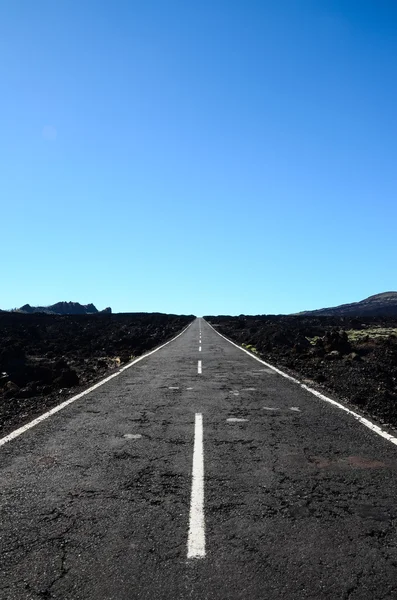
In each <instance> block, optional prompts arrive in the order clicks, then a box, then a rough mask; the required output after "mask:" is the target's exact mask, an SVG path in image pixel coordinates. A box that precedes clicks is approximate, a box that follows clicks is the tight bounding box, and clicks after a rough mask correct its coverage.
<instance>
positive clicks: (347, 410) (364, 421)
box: [203, 319, 397, 446]
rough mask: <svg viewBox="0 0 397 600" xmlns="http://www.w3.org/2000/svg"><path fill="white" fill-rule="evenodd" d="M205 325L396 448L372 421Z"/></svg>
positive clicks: (391, 438) (396, 441) (392, 438)
mask: <svg viewBox="0 0 397 600" xmlns="http://www.w3.org/2000/svg"><path fill="white" fill-rule="evenodd" d="M203 320H204V319H203ZM205 323H207V325H208V326H209V327H211V329H213V330H214V331H215V333H217V334H218V335H220V336H221V337H222V338H223V339H224V340H226V341H227V342H229V344H232V345H233V346H236V348H238V349H239V350H241V351H242V352H245V353H246V354H248V356H250V357H251V358H253V359H254V360H257V361H258V362H260V363H262V364H263V365H266V366H267V367H269V368H270V369H273V371H275V372H276V373H278V374H279V375H281V376H282V377H285V378H286V379H289V380H290V381H293V382H294V383H297V384H298V385H299V386H300V387H301V388H303V389H304V390H306V391H307V392H310V393H311V394H313V395H314V396H317V398H320V399H321V400H324V401H325V402H328V403H329V404H332V405H333V406H336V407H337V408H339V409H340V410H343V411H344V412H345V413H347V414H349V415H351V416H352V417H354V418H355V419H356V420H357V421H358V422H359V423H361V424H362V425H364V426H365V427H368V429H370V430H371V431H373V432H374V433H377V434H378V435H380V436H381V437H383V438H384V439H385V440H387V441H388V442H391V443H392V444H394V445H395V446H397V437H395V436H394V435H392V434H391V433H388V432H387V431H385V430H384V429H382V428H381V427H379V425H376V424H375V423H372V421H370V420H369V419H366V418H365V417H363V416H361V415H359V414H358V413H356V412H355V411H354V410H350V408H347V406H344V405H343V404H341V403H340V402H337V401H336V400H333V399H332V398H329V397H328V396H325V394H321V393H320V392H318V391H317V390H315V389H313V388H311V387H309V386H308V385H306V384H305V383H302V382H301V381H299V379H296V377H292V376H291V375H288V373H284V371H281V370H280V369H278V368H277V367H274V366H273V365H271V364H270V363H268V362H266V361H264V360H262V359H261V358H258V357H257V356H255V355H254V354H251V352H249V351H248V350H246V349H245V348H242V347H241V346H239V345H238V344H236V343H235V342H232V341H231V340H229V339H228V338H227V337H225V336H224V335H222V334H221V333H219V331H217V330H216V329H215V328H214V327H212V325H211V324H210V323H208V321H205Z"/></svg>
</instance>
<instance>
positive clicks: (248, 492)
mask: <svg viewBox="0 0 397 600" xmlns="http://www.w3.org/2000/svg"><path fill="white" fill-rule="evenodd" d="M340 408H341V405H340V404H339V405H337V404H332V403H331V402H327V401H326V400H324V398H322V397H319V396H316V395H314V394H313V393H311V392H310V390H309V389H307V388H304V387H302V385H299V384H298V383H297V382H296V381H293V380H291V379H288V378H286V377H283V376H282V374H280V373H279V372H277V371H275V370H274V369H272V368H270V367H269V366H268V365H266V363H263V362H260V361H258V360H256V359H255V357H253V356H250V355H248V354H247V353H246V352H243V351H242V350H241V349H240V348H238V347H236V345H234V344H232V343H231V342H229V341H228V340H226V339H225V338H223V337H221V336H220V335H219V334H218V333H217V332H216V331H215V330H214V329H212V328H211V327H210V325H209V324H208V323H206V322H205V321H204V320H203V319H196V320H195V321H193V323H192V324H191V325H190V326H189V327H188V328H187V329H186V330H185V331H184V332H183V333H182V334H180V335H179V336H177V337H176V338H174V340H172V341H171V342H169V343H167V344H166V345H164V346H162V347H160V348H159V349H158V350H156V351H154V352H152V353H149V354H148V355H146V356H145V357H143V358H141V359H138V361H136V362H135V364H132V365H130V366H128V368H124V369H122V370H121V371H120V372H119V373H118V374H117V376H113V377H110V378H107V379H106V380H105V381H104V382H103V383H101V384H99V385H98V384H97V385H96V386H93V388H91V391H89V392H88V393H85V394H84V395H79V396H77V397H75V398H74V399H72V400H71V401H69V403H67V404H66V403H65V405H63V406H61V410H55V411H50V412H49V413H47V414H46V415H43V417H42V418H41V419H40V420H37V421H36V422H33V423H32V424H30V425H28V426H27V427H24V428H21V429H20V430H17V431H16V432H14V434H11V435H10V436H6V438H3V439H2V440H0V446H1V447H0V474H1V487H2V493H1V500H0V510H1V526H0V527H1V532H0V552H1V564H0V597H1V599H2V600H42V599H54V598H55V599H59V600H69V599H70V600H80V599H84V600H86V599H90V600H91V599H92V600H127V599H128V600H135V599H136V600H138V599H139V600H140V599H142V600H146V599H147V600H157V599H159V600H160V599H161V600H165V599H167V600H168V599H169V600H179V599H180V600H182V599H183V600H187V599H194V600H206V599H208V600H210V599H211V600H219V599H222V600H237V599H244V600H266V599H269V600H279V599H283V600H284V599H285V600H287V599H288V600H301V599H306V598H311V599H313V600H322V599H325V598H326V599H341V600H364V599H365V600H368V599H369V600H373V599H381V598H382V599H386V598H387V599H390V598H391V599H393V598H397V523H396V516H397V507H396V506H397V505H396V497H397V486H396V481H397V480H396V471H397V446H396V445H395V442H396V440H395V438H392V436H389V439H388V438H387V434H386V437H385V436H383V437H382V435H378V433H377V432H379V431H380V429H379V428H378V427H377V426H376V425H374V428H373V429H372V430H371V424H369V425H368V423H369V422H367V426H365V423H364V424H363V422H360V420H359V419H358V418H356V417H355V416H354V414H353V413H351V412H347V411H346V410H343V409H342V410H340ZM364 421H365V420H364Z"/></svg>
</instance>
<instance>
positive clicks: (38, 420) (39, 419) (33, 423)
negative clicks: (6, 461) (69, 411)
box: [0, 321, 194, 447]
mask: <svg viewBox="0 0 397 600" xmlns="http://www.w3.org/2000/svg"><path fill="white" fill-rule="evenodd" d="M192 323H194V321H192ZM192 323H189V325H188V326H187V327H185V329H184V330H183V331H181V333H178V335H176V336H175V337H174V338H172V340H169V341H168V342H166V343H165V344H163V345H162V346H159V347H158V348H155V349H154V350H151V351H150V352H147V354H143V355H142V356H140V357H139V358H136V359H135V360H133V361H132V362H130V363H128V365H125V366H124V367H121V369H119V370H118V371H117V373H113V374H112V375H109V377H105V379H102V381H99V382H98V383H96V384H95V385H92V386H91V387H90V388H88V390H85V391H84V392H81V393H80V394H77V396H73V397H72V398H69V400H65V402H62V403H61V404H58V406H54V408H52V409H51V410H49V411H48V412H46V413H44V414H42V415H40V416H39V417H37V418H36V419H33V421H30V423H27V424H26V425H23V426H22V427H19V428H18V429H15V430H14V431H12V432H11V433H9V434H8V435H6V436H5V437H3V438H0V447H1V446H4V444H7V442H11V440H13V439H15V438H17V437H19V436H20V435H22V434H23V433H25V431H28V430H29V429H32V427H35V426H36V425H38V424H39V423H41V422H42V421H45V420H46V419H48V417H51V416H52V415H55V414H56V413H57V412H59V411H60V410H62V409H63V408H66V406H69V404H72V402H75V401H76V400H79V399H80V398H83V396H87V394H89V393H90V392H93V391H94V390H96V389H98V388H99V387H101V386H102V385H104V384H105V383H107V382H108V381H110V380H111V379H114V377H118V376H119V375H120V373H122V372H123V371H126V370H127V369H129V368H130V367H132V366H133V365H136V363H138V362H139V361H141V360H143V359H144V358H147V357H148V356H150V355H151V354H154V353H155V352H158V351H159V350H161V348H164V346H167V345H168V344H171V342H173V341H174V340H176V339H177V338H179V337H180V336H181V335H183V334H184V333H185V331H186V330H187V329H189V327H190V325H191V324H192Z"/></svg>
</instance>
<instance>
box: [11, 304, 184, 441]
mask: <svg viewBox="0 0 397 600" xmlns="http://www.w3.org/2000/svg"><path fill="white" fill-rule="evenodd" d="M193 318H194V317H193V316H179V315H166V314H161V313H152V314H150V313H126V314H115V315H112V314H110V313H99V314H94V315H62V316H59V315H52V314H44V313H37V314H36V313H33V314H21V313H17V312H1V314H0V341H1V345H0V431H1V432H2V433H3V434H4V433H7V432H8V431H10V430H11V429H13V428H14V427H17V426H19V425H22V424H23V423H24V422H26V421H28V420H30V419H31V418H32V417H34V416H37V415H38V414H41V413H42V412H44V411H45V410H46V409H48V408H50V407H52V406H54V405H56V404H58V403H59V402H61V401H62V400H64V399H65V398H66V397H68V396H70V395H72V394H75V393H78V392H79V391H81V390H83V389H84V388H85V387H87V386H88V385H89V384H91V383H93V382H95V381H97V380H98V379H100V378H102V377H104V376H105V375H108V374H110V373H111V372H113V371H114V370H115V369H117V368H119V367H120V365H122V364H125V363H127V362H129V361H130V360H132V359H133V358H134V357H136V356H139V355H141V354H143V353H144V352H146V351H148V350H150V349H152V348H155V347H156V346H158V345H160V344H162V343H164V342H166V341H167V340H169V339H171V338H172V337H174V336H175V335H176V334H177V333H178V332H179V331H181V330H182V329H183V328H184V327H186V326H187V325H188V324H189V322H190V321H192V319H193Z"/></svg>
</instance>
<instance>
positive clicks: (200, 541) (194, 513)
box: [187, 413, 205, 558]
mask: <svg viewBox="0 0 397 600" xmlns="http://www.w3.org/2000/svg"><path fill="white" fill-rule="evenodd" d="M187 557H188V558H204V557H205V524H204V449H203V415H202V414H201V413H196V417H195V423H194V447H193V468H192V496H191V500H190V517H189V537H188V543H187Z"/></svg>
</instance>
